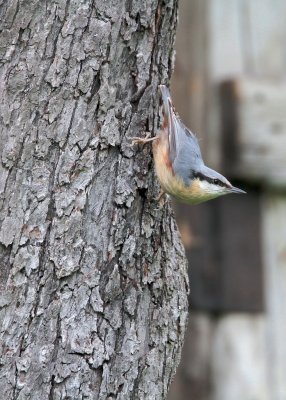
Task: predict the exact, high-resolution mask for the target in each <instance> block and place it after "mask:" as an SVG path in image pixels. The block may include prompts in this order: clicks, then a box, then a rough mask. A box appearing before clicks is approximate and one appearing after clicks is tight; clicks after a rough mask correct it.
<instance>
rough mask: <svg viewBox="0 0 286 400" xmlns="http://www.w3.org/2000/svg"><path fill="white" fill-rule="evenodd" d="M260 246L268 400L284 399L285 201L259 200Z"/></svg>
mask: <svg viewBox="0 0 286 400" xmlns="http://www.w3.org/2000/svg"><path fill="white" fill-rule="evenodd" d="M263 244H264V260H265V286H266V296H267V308H268V310H267V318H268V324H267V335H268V337H267V342H268V356H269V360H268V363H269V366H270V368H269V377H270V383H271V391H272V396H271V398H272V399H277V400H284V399H286V379H285V371H286V340H285V338H286V311H285V299H286V197H285V195H282V194H280V195H279V194H277V195H275V194H273V193H266V194H265V195H264V199H263Z"/></svg>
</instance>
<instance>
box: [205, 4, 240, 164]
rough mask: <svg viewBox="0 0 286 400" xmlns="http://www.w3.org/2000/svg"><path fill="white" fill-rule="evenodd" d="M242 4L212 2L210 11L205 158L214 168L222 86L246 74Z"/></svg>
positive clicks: (217, 158) (217, 156)
mask: <svg viewBox="0 0 286 400" xmlns="http://www.w3.org/2000/svg"><path fill="white" fill-rule="evenodd" d="M239 7H240V0H212V1H210V2H209V7H208V21H207V29H208V31H207V37H208V57H209V59H208V74H207V79H208V91H207V99H208V101H207V105H206V109H205V110H204V113H205V117H206V125H207V127H206V148H207V152H206V156H207V161H208V163H209V164H210V166H211V167H213V168H215V169H220V167H221V120H220V115H221V114H220V103H219V89H218V88H219V83H220V82H221V81H223V80H225V79H230V78H231V77H236V76H241V75H242V74H243V72H244V53H243V43H242V33H241V24H240V15H239Z"/></svg>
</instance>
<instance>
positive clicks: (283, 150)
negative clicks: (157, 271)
mask: <svg viewBox="0 0 286 400" xmlns="http://www.w3.org/2000/svg"><path fill="white" fill-rule="evenodd" d="M285 20H286V2H285V1H284V0H251V1H247V0H212V1H208V0H181V2H180V20H179V29H178V35H177V61H176V69H175V73H174V76H173V79H172V92H173V97H174V103H175V105H176V109H177V111H178V112H179V113H180V114H181V116H182V119H183V120H184V122H185V123H186V125H187V126H189V127H190V128H191V129H192V130H193V131H194V132H195V133H197V135H198V136H199V138H200V139H201V141H200V143H201V146H202V149H203V154H204V157H205V159H206V161H207V163H208V164H209V165H210V166H211V167H213V168H215V169H218V170H220V171H222V172H223V173H224V174H226V175H227V176H228V177H229V178H232V180H234V182H237V185H239V186H241V187H242V188H245V189H246V190H247V192H248V195H247V196H240V197H238V196H237V197H235V196H229V197H226V198H222V199H218V200H215V201H213V202H212V203H209V204H204V205H200V206H195V207H187V206H181V205H176V209H177V215H178V221H179V225H180V229H181V233H182V237H183V240H184V242H185V246H186V251H187V255H188V258H189V261H190V279H191V298H190V322H189V330H188V332H187V337H186V343H185V349H184V352H183V359H182V363H181V366H180V368H179V370H178V373H177V376H176V379H175V381H174V383H173V385H172V389H171V392H170V395H169V400H285V399H286V378H285V373H286V372H285V371H286V311H285V308H284V303H285V299H286V112H285V109H286V107H285V106H286V79H285V78H286V76H285V75H286V46H285V43H286V23H285Z"/></svg>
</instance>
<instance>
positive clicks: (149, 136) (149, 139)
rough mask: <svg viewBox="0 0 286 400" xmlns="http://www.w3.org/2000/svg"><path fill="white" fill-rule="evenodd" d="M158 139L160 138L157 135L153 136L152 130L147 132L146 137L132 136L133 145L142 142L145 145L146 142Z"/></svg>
mask: <svg viewBox="0 0 286 400" xmlns="http://www.w3.org/2000/svg"><path fill="white" fill-rule="evenodd" d="M156 139H158V137H157V136H155V137H151V133H150V132H147V133H146V136H145V137H144V138H141V137H133V138H132V146H134V145H135V144H142V145H144V144H146V143H149V142H153V140H156Z"/></svg>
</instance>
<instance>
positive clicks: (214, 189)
mask: <svg viewBox="0 0 286 400" xmlns="http://www.w3.org/2000/svg"><path fill="white" fill-rule="evenodd" d="M192 186H193V189H192V192H193V193H192V195H193V200H194V201H193V204H197V203H202V202H204V201H208V200H211V199H214V198H216V197H219V196H223V195H225V194H231V193H246V192H245V191H243V190H241V189H238V188H236V187H234V186H232V184H231V183H230V182H229V181H228V180H227V179H226V178H225V177H224V176H223V175H221V174H219V173H218V172H216V171H214V170H213V169H211V168H208V167H207V166H205V165H202V166H201V168H200V169H199V170H198V171H193V175H192Z"/></svg>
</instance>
